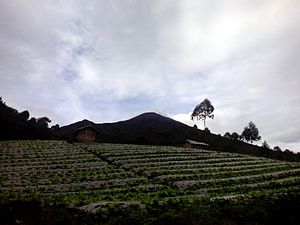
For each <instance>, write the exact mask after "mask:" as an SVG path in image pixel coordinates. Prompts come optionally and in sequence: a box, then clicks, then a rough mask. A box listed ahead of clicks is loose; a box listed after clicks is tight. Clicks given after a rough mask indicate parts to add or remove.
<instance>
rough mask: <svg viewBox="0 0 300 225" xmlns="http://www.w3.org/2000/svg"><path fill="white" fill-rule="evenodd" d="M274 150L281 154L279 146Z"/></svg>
mask: <svg viewBox="0 0 300 225" xmlns="http://www.w3.org/2000/svg"><path fill="white" fill-rule="evenodd" d="M273 149H274V151H277V152H281V148H280V147H279V146H275V147H274V148H273Z"/></svg>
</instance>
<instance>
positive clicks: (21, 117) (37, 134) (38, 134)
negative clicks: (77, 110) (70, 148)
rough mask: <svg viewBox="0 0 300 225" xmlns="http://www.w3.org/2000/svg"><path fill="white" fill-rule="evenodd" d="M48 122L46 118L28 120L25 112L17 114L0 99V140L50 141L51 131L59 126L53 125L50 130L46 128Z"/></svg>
mask: <svg viewBox="0 0 300 225" xmlns="http://www.w3.org/2000/svg"><path fill="white" fill-rule="evenodd" d="M50 122H51V120H50V119H49V118H47V117H41V118H34V117H31V118H30V114H29V112H28V111H27V110H25V111H23V112H18V110H16V109H14V108H12V107H9V106H7V105H6V104H5V102H3V100H2V97H0V140H12V139H52V138H54V136H53V134H52V130H53V129H58V128H59V126H58V125H55V126H53V127H52V128H51V129H52V130H51V129H50V128H49V127H48V125H49V123H50Z"/></svg>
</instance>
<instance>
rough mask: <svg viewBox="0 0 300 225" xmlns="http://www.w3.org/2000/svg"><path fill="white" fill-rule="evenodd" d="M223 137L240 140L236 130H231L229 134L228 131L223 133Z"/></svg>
mask: <svg viewBox="0 0 300 225" xmlns="http://www.w3.org/2000/svg"><path fill="white" fill-rule="evenodd" d="M223 137H224V138H227V139H230V140H235V141H237V140H240V138H241V137H240V135H239V134H238V133H237V132H233V133H232V134H230V133H229V132H226V133H225V134H224V135H223Z"/></svg>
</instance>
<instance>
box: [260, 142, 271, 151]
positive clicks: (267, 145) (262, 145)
mask: <svg viewBox="0 0 300 225" xmlns="http://www.w3.org/2000/svg"><path fill="white" fill-rule="evenodd" d="M261 147H262V148H265V149H270V145H269V144H268V143H267V141H264V142H263V143H262V144H261Z"/></svg>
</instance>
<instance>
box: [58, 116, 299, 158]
mask: <svg viewBox="0 0 300 225" xmlns="http://www.w3.org/2000/svg"><path fill="white" fill-rule="evenodd" d="M89 125H91V126H93V127H95V128H96V129H97V131H98V134H97V138H96V139H97V141H98V142H107V143H127V144H147V145H176V146H182V145H183V144H184V143H185V141H186V139H192V140H195V141H200V142H205V143H207V144H209V148H210V149H214V150H219V151H225V152H235V153H242V154H249V155H255V156H262V157H267V158H273V159H280V160H287V161H300V154H293V153H292V152H291V151H285V152H276V151H272V150H270V149H265V148H261V147H259V146H257V145H252V144H249V143H245V142H243V141H237V140H230V139H228V138H224V137H222V136H221V135H216V134H213V133H210V132H209V131H204V130H200V129H197V128H194V127H190V126H187V125H185V124H183V123H180V122H178V121H175V120H173V119H171V118H168V117H165V116H162V115H159V114H157V113H154V112H147V113H143V114H141V115H138V116H136V117H134V118H132V119H129V120H125V121H119V122H115V123H98V124H97V123H94V122H92V121H89V120H82V121H79V122H76V123H73V124H70V125H67V126H63V127H61V128H59V129H58V130H56V131H55V135H56V136H59V137H60V138H61V139H68V138H70V137H71V136H72V134H73V132H74V131H76V130H77V129H78V128H81V127H85V126H89Z"/></svg>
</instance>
